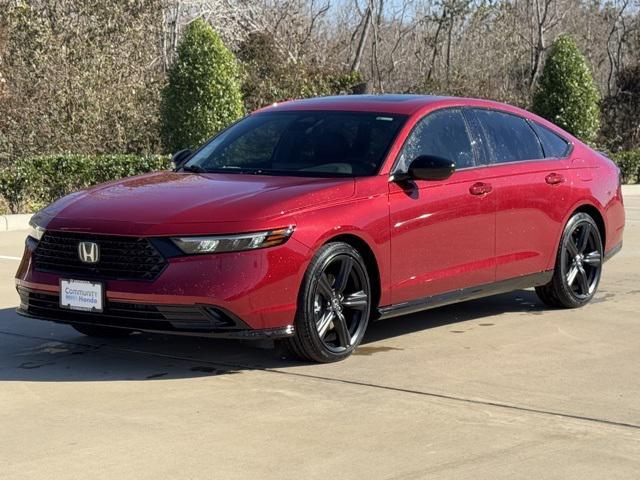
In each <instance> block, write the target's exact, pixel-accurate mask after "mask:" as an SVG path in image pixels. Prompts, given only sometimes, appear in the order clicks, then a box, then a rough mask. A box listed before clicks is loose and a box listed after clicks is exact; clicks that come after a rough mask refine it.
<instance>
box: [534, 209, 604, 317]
mask: <svg viewBox="0 0 640 480" xmlns="http://www.w3.org/2000/svg"><path fill="white" fill-rule="evenodd" d="M603 260H604V249H603V246H602V238H601V236H600V230H599V229H598V225H596V222H595V221H594V220H593V218H591V216H590V215H588V214H587V213H583V212H581V213H576V214H575V215H573V216H572V217H571V218H570V219H569V221H568V222H567V225H566V226H565V228H564V232H563V233H562V238H561V240H560V245H559V246H558V252H557V254H556V263H555V267H554V272H553V277H552V279H551V281H550V282H549V283H547V284H546V285H543V286H540V287H536V293H537V294H538V298H540V300H541V301H542V302H543V303H544V304H546V305H548V306H550V307H556V308H578V307H581V306H583V305H585V304H587V303H589V302H590V301H591V299H592V298H593V297H594V295H595V294H596V292H597V290H598V284H599V283H600V277H601V276H602V262H603Z"/></svg>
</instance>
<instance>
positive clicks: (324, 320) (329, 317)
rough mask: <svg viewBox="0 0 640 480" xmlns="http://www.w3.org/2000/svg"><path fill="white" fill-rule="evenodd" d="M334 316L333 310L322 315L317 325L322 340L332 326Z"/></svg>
mask: <svg viewBox="0 0 640 480" xmlns="http://www.w3.org/2000/svg"><path fill="white" fill-rule="evenodd" d="M334 317H335V315H334V313H333V310H327V311H326V312H325V313H324V314H323V315H322V317H320V320H318V323H317V324H316V325H317V328H318V335H319V336H320V339H321V340H322V339H323V338H324V336H325V335H326V334H327V332H328V331H329V327H330V326H331V322H332V321H333V320H334Z"/></svg>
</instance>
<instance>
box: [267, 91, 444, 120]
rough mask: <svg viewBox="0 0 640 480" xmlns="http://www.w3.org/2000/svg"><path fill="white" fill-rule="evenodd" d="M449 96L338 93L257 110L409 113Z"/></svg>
mask: <svg viewBox="0 0 640 480" xmlns="http://www.w3.org/2000/svg"><path fill="white" fill-rule="evenodd" d="M449 98H452V97H440V96H436V95H412V94H381V95H339V96H332V97H315V98H307V99H302V100H287V101H285V102H280V103H274V104H273V105H270V106H268V107H265V108H262V109H260V110H258V111H260V112H272V111H291V110H344V111H361V112H378V113H396V114H403V115H411V114H413V113H415V112H416V111H418V110H419V109H421V108H422V107H424V106H426V105H428V104H431V103H436V102H441V101H443V100H446V99H449Z"/></svg>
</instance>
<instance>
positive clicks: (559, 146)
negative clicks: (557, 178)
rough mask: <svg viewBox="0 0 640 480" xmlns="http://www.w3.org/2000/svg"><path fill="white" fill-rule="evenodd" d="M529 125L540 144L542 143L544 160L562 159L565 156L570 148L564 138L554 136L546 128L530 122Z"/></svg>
mask: <svg viewBox="0 0 640 480" xmlns="http://www.w3.org/2000/svg"><path fill="white" fill-rule="evenodd" d="M530 125H531V127H532V128H533V129H534V130H535V131H536V134H537V135H538V138H539V139H540V142H542V149H543V150H544V156H545V158H563V157H566V156H567V154H568V153H569V149H570V147H569V143H568V142H567V141H566V140H565V139H564V138H562V137H560V136H559V135H556V134H555V133H553V132H552V131H551V130H549V129H548V128H546V127H543V126H542V125H538V124H537V123H536V122H530Z"/></svg>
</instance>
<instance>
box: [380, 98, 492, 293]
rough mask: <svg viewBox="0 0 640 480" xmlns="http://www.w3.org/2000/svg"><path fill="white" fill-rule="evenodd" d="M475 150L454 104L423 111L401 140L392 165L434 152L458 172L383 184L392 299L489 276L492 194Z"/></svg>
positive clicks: (399, 165) (401, 166)
mask: <svg viewBox="0 0 640 480" xmlns="http://www.w3.org/2000/svg"><path fill="white" fill-rule="evenodd" d="M480 153H481V152H480V150H479V149H478V148H477V145H474V143H473V142H472V141H471V137H470V135H469V128H468V126H467V122H466V120H465V117H464V115H463V113H462V111H461V110H460V109H458V108H447V109H442V110H436V111H435V112H432V113H430V114H428V115H427V116H425V117H424V118H422V119H421V120H420V121H419V122H418V123H417V124H416V126H415V127H414V129H413V131H412V132H411V134H410V135H409V137H408V138H407V141H406V142H405V145H404V146H403V148H402V151H401V153H400V156H399V159H398V162H397V165H396V167H395V169H394V171H406V169H407V167H408V163H410V161H411V160H413V159H414V158H416V157H418V156H420V155H435V156H439V157H443V158H447V159H450V160H453V161H454V162H455V163H456V172H455V173H454V174H453V175H452V176H451V177H450V178H448V179H446V180H441V181H423V180H415V181H413V180H409V181H404V182H390V183H389V208H390V228H391V296H392V302H393V303H394V304H399V303H403V302H407V301H410V300H416V299H421V298H424V297H430V296H433V295H436V294H440V293H445V292H450V291H453V290H457V289H460V288H465V287H471V286H475V285H482V284H487V283H491V282H493V281H494V278H495V263H494V239H495V237H494V233H495V192H494V191H493V190H492V185H491V182H490V181H489V180H488V179H487V173H488V170H490V169H489V168H486V167H485V166H484V165H482V164H481V159H480Z"/></svg>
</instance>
